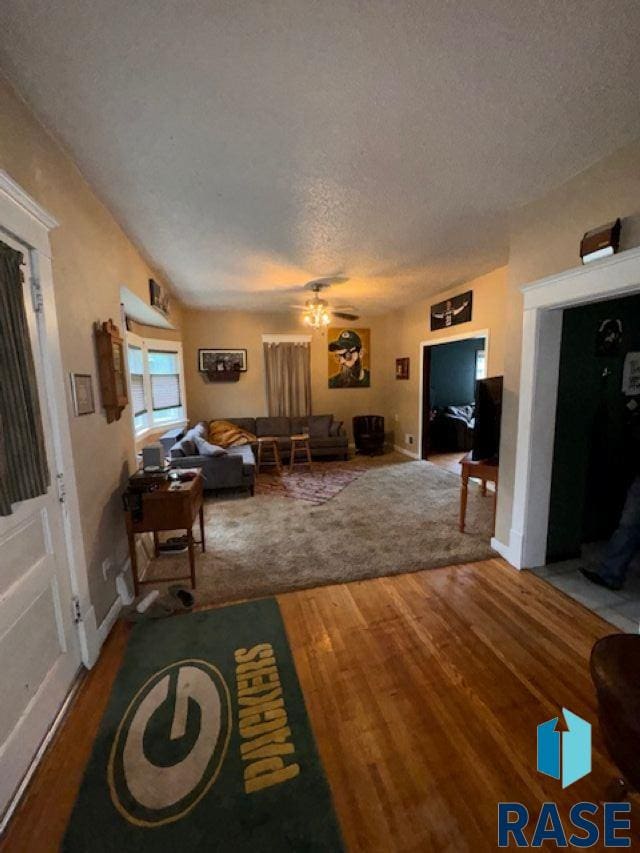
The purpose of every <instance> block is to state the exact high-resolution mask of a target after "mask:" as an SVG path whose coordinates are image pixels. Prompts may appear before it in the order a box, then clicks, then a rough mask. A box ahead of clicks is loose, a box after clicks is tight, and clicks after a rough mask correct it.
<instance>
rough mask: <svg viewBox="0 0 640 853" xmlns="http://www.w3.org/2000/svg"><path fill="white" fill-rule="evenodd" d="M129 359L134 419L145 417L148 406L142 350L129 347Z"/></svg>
mask: <svg viewBox="0 0 640 853" xmlns="http://www.w3.org/2000/svg"><path fill="white" fill-rule="evenodd" d="M128 358H129V380H130V382H129V384H130V388H131V405H132V406H133V414H134V417H136V418H137V417H138V416H139V415H144V414H145V412H146V411H147V404H146V400H145V396H144V366H143V361H142V350H141V349H140V347H134V346H131V345H130V346H129V347H128Z"/></svg>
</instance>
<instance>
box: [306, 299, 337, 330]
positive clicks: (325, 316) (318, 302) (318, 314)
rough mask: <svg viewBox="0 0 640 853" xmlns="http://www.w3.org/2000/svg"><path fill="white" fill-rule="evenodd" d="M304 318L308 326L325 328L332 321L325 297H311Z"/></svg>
mask: <svg viewBox="0 0 640 853" xmlns="http://www.w3.org/2000/svg"><path fill="white" fill-rule="evenodd" d="M302 320H303V322H304V323H305V325H307V326H311V328H312V329H323V328H324V327H325V326H328V325H329V323H330V322H331V315H330V314H329V312H328V311H327V304H326V302H325V301H324V299H310V300H309V301H308V302H307V307H306V309H305V312H304V314H303V315H302Z"/></svg>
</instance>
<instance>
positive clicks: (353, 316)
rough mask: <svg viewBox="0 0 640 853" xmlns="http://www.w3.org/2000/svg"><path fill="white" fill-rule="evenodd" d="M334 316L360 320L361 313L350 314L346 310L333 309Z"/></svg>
mask: <svg viewBox="0 0 640 853" xmlns="http://www.w3.org/2000/svg"><path fill="white" fill-rule="evenodd" d="M331 313H332V314H333V316H334V317H339V318H340V319H341V320H359V319H360V315H359V314H350V313H348V312H346V311H332V312H331Z"/></svg>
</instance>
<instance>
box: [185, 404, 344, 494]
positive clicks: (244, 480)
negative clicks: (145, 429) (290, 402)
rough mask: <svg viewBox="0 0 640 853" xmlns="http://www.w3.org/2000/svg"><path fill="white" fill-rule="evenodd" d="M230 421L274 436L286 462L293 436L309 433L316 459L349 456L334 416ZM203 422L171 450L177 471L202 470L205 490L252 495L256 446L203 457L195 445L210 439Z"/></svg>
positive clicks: (240, 447)
mask: <svg viewBox="0 0 640 853" xmlns="http://www.w3.org/2000/svg"><path fill="white" fill-rule="evenodd" d="M220 420H225V421H229V422H230V423H232V424H236V426H239V427H241V428H242V429H245V430H247V431H248V432H251V433H253V435H255V436H256V437H257V438H261V437H264V436H267V435H269V436H271V435H272V436H275V438H276V440H277V442H278V448H279V450H280V453H281V455H282V458H283V460H284V461H287V460H288V459H289V455H290V448H291V436H292V435H296V434H298V433H303V432H307V433H309V445H310V447H311V454H312V456H313V457H314V458H316V459H317V458H321V457H330V456H334V457H335V456H339V457H340V458H342V459H347V458H348V456H349V439H348V437H347V434H346V432H345V431H344V429H343V426H342V422H341V421H334V420H333V415H310V416H309V417H308V418H220ZM207 434H208V425H207V424H206V423H204V422H202V423H199V424H197V425H196V426H195V427H193V428H192V429H190V430H189V431H188V432H187V433H186V434H185V435H184V437H183V438H182V439H180V441H177V442H176V443H175V444H174V445H173V447H171V450H170V454H169V455H170V456H171V465H172V466H173V467H174V468H202V474H203V476H204V487H205V489H229V488H246V489H248V490H249V491H250V492H251V494H253V488H254V483H255V476H256V455H255V454H256V450H257V442H254V443H253V444H252V445H248V444H246V445H241V446H239V447H228V448H227V449H226V452H225V453H224V454H222V455H220V456H203V455H200V454H199V453H198V448H197V447H196V444H195V437H196V435H198V436H200V437H201V438H205V439H206V438H207Z"/></svg>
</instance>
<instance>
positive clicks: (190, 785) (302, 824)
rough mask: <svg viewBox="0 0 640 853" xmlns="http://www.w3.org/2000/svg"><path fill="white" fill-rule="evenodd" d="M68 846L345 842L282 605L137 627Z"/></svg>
mask: <svg viewBox="0 0 640 853" xmlns="http://www.w3.org/2000/svg"><path fill="white" fill-rule="evenodd" d="M63 849H64V850H65V851H73V853H80V851H82V853H84V851H87V850H91V851H102V850H104V851H116V850H117V851H120V853H126V852H127V851H137V853H138V851H139V853H143V851H147V850H149V851H151V850H153V851H191V850H198V851H199V850H207V851H234V853H235V851H251V853H260V851H270V853H273V852H274V851H296V853H298V851H340V850H342V849H343V848H342V843H341V840H340V832H339V829H338V825H337V822H336V818H335V814H334V811H333V807H332V804H331V795H330V792H329V787H328V784H327V780H326V778H325V775H324V772H323V769H322V765H321V764H320V759H319V757H318V752H317V749H316V745H315V742H314V739H313V734H312V732H311V728H310V725H309V719H308V717H307V712H306V709H305V705H304V699H303V697H302V691H301V689H300V684H299V682H298V678H297V675H296V671H295V666H294V663H293V659H292V657H291V651H290V649H289V644H288V642H287V638H286V635H285V631H284V625H283V623H282V618H281V616H280V610H279V608H278V605H277V603H276V601H275V600H274V599H264V600H261V601H252V602H248V603H246V604H238V605H235V606H233V607H225V608H222V609H219V610H210V611H204V612H201V613H193V614H189V615H185V616H176V617H173V618H170V619H161V620H158V621H155V622H146V623H142V624H139V625H136V627H135V628H134V630H133V632H132V635H131V639H130V641H129V644H128V646H127V650H126V654H125V659H124V662H123V665H122V667H121V669H120V671H119V673H118V675H117V678H116V682H115V684H114V687H113V691H112V693H111V698H110V700H109V705H108V707H107V710H106V712H105V715H104V717H103V719H102V723H101V726H100V730H99V732H98V736H97V738H96V742H95V745H94V749H93V754H92V756H91V759H90V761H89V764H88V766H87V770H86V773H85V777H84V780H83V782H82V786H81V788H80V793H79V795H78V799H77V801H76V804H75V807H74V810H73V814H72V816H71V820H70V823H69V826H68V828H67V833H66V836H65V840H64V845H63Z"/></svg>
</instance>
